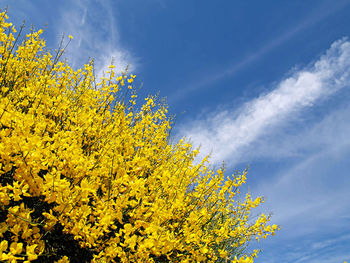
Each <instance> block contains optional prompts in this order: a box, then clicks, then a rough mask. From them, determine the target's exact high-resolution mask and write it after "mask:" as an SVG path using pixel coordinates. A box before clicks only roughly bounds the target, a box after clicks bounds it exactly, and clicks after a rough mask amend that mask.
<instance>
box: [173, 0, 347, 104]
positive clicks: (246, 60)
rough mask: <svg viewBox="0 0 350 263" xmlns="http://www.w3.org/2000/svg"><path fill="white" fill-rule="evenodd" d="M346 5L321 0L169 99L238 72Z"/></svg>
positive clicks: (343, 2)
mask: <svg viewBox="0 0 350 263" xmlns="http://www.w3.org/2000/svg"><path fill="white" fill-rule="evenodd" d="M330 3H331V4H330ZM347 5H349V1H347V0H345V1H343V0H339V1H336V2H335V1H333V2H323V3H319V5H318V6H317V5H315V9H314V10H310V12H309V13H308V15H307V16H305V17H304V18H303V19H301V20H300V21H299V22H298V23H296V24H294V25H292V26H291V27H289V28H287V29H286V30H285V32H284V33H282V34H280V35H278V36H276V37H274V38H273V39H271V40H270V41H268V42H266V43H261V45H260V48H258V49H256V50H252V52H251V53H250V54H249V55H248V56H245V57H243V58H242V59H241V60H239V61H238V62H237V61H236V58H235V63H233V64H231V65H229V66H228V67H226V68H221V69H219V70H214V69H211V70H210V72H213V71H214V72H215V71H216V73H214V74H213V73H211V74H206V76H203V78H202V79H201V80H200V81H196V82H194V83H190V84H186V85H185V86H184V87H183V88H182V89H177V90H176V91H175V92H174V93H173V94H172V95H171V96H169V97H170V99H171V101H176V100H179V99H182V98H184V97H186V96H188V94H189V93H191V92H194V91H198V90H199V89H203V88H205V87H208V86H210V85H212V84H214V83H215V82H217V81H219V80H221V79H224V78H226V77H228V76H232V75H236V74H237V73H238V72H240V71H241V70H243V69H244V68H246V67H247V66H249V65H251V64H253V63H256V62H257V61H258V60H259V59H261V58H262V57H264V56H265V55H266V54H268V53H270V52H271V51H273V50H274V49H276V48H277V47H279V46H281V45H283V44H284V43H286V42H287V41H289V40H290V39H292V38H293V37H295V36H296V35H297V34H299V33H300V32H302V31H304V30H306V29H307V28H310V27H312V26H314V25H315V24H317V23H319V22H320V21H322V20H324V19H326V18H327V17H329V16H331V15H334V14H335V13H336V12H338V11H339V10H342V9H343V8H344V7H346V6H347Z"/></svg>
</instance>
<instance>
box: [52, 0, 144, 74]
mask: <svg viewBox="0 0 350 263" xmlns="http://www.w3.org/2000/svg"><path fill="white" fill-rule="evenodd" d="M114 17H115V14H113V7H112V5H111V2H110V1H105V2H100V3H96V2H94V3H93V4H92V3H91V2H90V1H75V2H74V4H73V3H72V4H71V5H70V8H69V9H66V10H65V11H63V12H62V16H61V22H60V26H59V28H58V30H57V31H58V32H59V34H62V33H65V34H66V35H68V34H70V35H72V36H73V37H74V39H73V40H72V41H71V43H70V45H69V46H68V49H67V53H66V56H67V57H68V60H69V62H70V63H71V64H72V65H73V66H74V67H81V66H82V65H83V64H85V63H87V62H88V60H89V59H91V58H93V59H94V63H95V70H96V74H97V76H99V77H101V76H102V73H103V71H104V72H106V71H107V70H108V66H109V65H110V64H111V62H112V61H113V64H114V66H116V72H117V73H120V71H121V70H125V69H126V67H128V71H129V72H134V71H135V70H136V68H137V64H138V62H137V59H136V58H135V57H134V56H133V55H132V54H131V53H130V51H128V50H127V49H125V48H123V47H122V45H121V39H120V36H119V33H118V29H117V21H115V18H114Z"/></svg>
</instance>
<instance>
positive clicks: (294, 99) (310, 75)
mask: <svg viewBox="0 0 350 263" xmlns="http://www.w3.org/2000/svg"><path fill="white" fill-rule="evenodd" d="M349 84H350V42H349V41H347V40H346V39H342V40H339V41H336V42H334V43H333V44H332V45H331V47H330V49H329V50H328V51H327V52H326V54H325V55H323V56H322V57H321V58H320V59H319V60H318V61H316V62H315V63H313V64H312V65H310V66H309V67H308V68H307V69H304V70H301V71H298V72H295V73H294V74H293V75H292V76H291V77H288V78H287V79H285V80H283V81H281V82H280V83H279V84H278V85H277V87H276V88H275V89H274V90H272V91H271V92H269V93H267V94H263V95H261V96H260V97H258V98H256V99H253V100H251V101H249V102H247V103H246V104H245V105H243V106H242V107H241V109H239V110H237V109H233V110H225V111H220V112H215V113H213V114H211V115H210V116H207V117H206V118H205V119H200V120H197V121H194V122H192V124H190V125H186V126H182V127H180V131H179V134H180V136H186V137H187V138H190V139H191V140H192V142H193V143H194V145H199V144H201V151H202V154H204V155H206V154H208V153H210V152H212V153H213V154H212V161H213V162H214V163H220V162H221V161H223V160H225V161H229V164H230V165H233V164H234V163H235V162H238V161H242V159H241V158H242V156H243V155H244V151H247V150H248V149H249V147H251V146H252V144H253V143H254V142H255V141H256V140H257V139H259V137H261V136H262V135H265V134H269V133H272V132H273V131H274V130H275V129H277V127H278V126H279V125H283V124H284V123H288V122H289V121H290V120H291V119H293V116H295V115H296V114H298V113H300V112H301V111H302V110H304V109H305V108H308V107H310V106H312V105H314V104H315V103H318V102H319V101H320V100H323V99H326V98H327V97H329V96H330V95H332V94H334V93H335V92H337V91H338V90H339V89H342V88H344V87H346V86H348V85H349Z"/></svg>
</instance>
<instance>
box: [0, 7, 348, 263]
mask: <svg viewBox="0 0 350 263" xmlns="http://www.w3.org/2000/svg"><path fill="white" fill-rule="evenodd" d="M0 3H1V7H5V6H6V5H8V6H9V15H10V18H11V20H12V21H14V22H15V24H16V25H18V26H19V25H20V24H21V23H22V22H23V20H26V24H27V25H28V26H29V25H31V24H33V25H34V26H35V28H37V29H39V28H46V31H45V33H44V37H45V38H46V39H47V44H48V46H49V47H50V48H55V47H57V45H58V43H59V41H60V39H61V36H62V34H63V33H65V34H66V35H68V34H71V35H73V36H74V40H73V41H72V42H71V44H70V45H69V48H68V51H67V54H66V57H67V59H68V60H69V61H70V63H71V64H73V65H74V66H75V67H79V66H81V65H83V63H86V62H87V61H88V59H89V58H90V57H91V58H95V61H96V66H97V73H98V74H101V72H103V69H105V68H106V66H107V65H108V64H109V63H110V61H111V58H112V57H113V59H114V64H115V65H117V66H118V68H119V69H123V68H125V66H126V65H129V69H130V71H131V72H132V73H136V74H137V80H138V82H137V83H138V84H139V85H141V83H143V86H142V89H141V91H140V97H144V96H147V95H148V94H156V93H157V92H158V91H159V92H160V96H162V97H167V100H168V104H169V109H170V112H171V113H173V114H176V115H177V121H176V127H175V130H174V137H175V138H180V137H182V136H186V137H187V138H190V139H191V141H192V142H193V143H194V145H199V144H201V150H202V152H203V154H207V153H210V152H212V163H213V164H214V165H216V166H219V165H221V163H222V161H225V164H226V167H227V173H232V172H233V171H234V169H244V168H245V167H246V166H247V165H249V166H250V171H249V174H248V182H247V187H246V189H245V190H248V189H249V190H250V191H251V192H252V193H253V195H255V196H258V195H259V196H261V195H263V196H265V199H266V202H265V204H264V205H263V206H262V207H261V208H260V210H259V212H273V219H272V220H273V222H274V223H277V224H279V225H281V227H282V229H281V231H280V232H279V233H278V234H277V235H276V236H275V237H273V238H270V239H268V240H266V241H263V242H261V243H260V244H258V245H257V247H259V248H262V249H263V252H262V253H261V254H260V256H259V258H258V259H257V260H256V262H264V263H265V262H266V263H273V262H298V263H304V262H305V263H306V262H311V263H312V262H315V263H316V262H317V263H320V262H321V263H322V262H327V263H332V262H334V263H336V262H343V261H344V260H348V261H350V191H349V187H350V172H349V170H350V162H349V159H350V103H349V102H350V100H349V99H350V40H349V37H350V16H349V14H350V0H336V1H334V0H319V1H305V0H294V1H277V0H275V1H271V0H266V1H257V0H255V1H253V0H246V1H190V0H187V1H179V0H178V1H175V0H174V1H172V0H128V1H82V0H78V1H39V0H33V1H28V0H16V1H10V0H8V1H4V0H0ZM46 24H47V25H46Z"/></svg>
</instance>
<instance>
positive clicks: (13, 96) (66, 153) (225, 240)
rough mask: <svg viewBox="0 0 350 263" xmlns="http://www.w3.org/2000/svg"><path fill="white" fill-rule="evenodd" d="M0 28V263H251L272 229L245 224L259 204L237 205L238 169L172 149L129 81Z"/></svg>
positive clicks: (0, 19)
mask: <svg viewBox="0 0 350 263" xmlns="http://www.w3.org/2000/svg"><path fill="white" fill-rule="evenodd" d="M0 24H1V26H0V56H1V57H0V65H1V67H0V83H1V89H0V240H1V241H0V261H7V262H253V259H254V258H255V257H256V256H257V251H254V252H252V253H250V254H247V253H245V252H244V250H243V249H242V248H244V247H245V246H246V245H247V244H248V242H249V241H250V240H251V239H252V238H257V239H259V237H263V238H265V237H266V236H267V235H270V234H273V233H274V232H275V230H276V229H277V228H278V227H277V226H276V225H272V226H271V225H267V222H268V220H269V217H267V216H265V215H263V214H262V215H260V216H259V217H258V218H257V219H256V220H255V221H253V222H251V221H250V220H249V215H250V213H251V209H253V208H255V207H256V206H258V205H259V204H260V203H261V202H262V199H261V198H256V199H252V197H251V196H250V195H249V194H248V195H246V196H245V198H243V201H237V200H238V199H237V198H236V195H237V194H239V187H240V186H241V185H242V184H243V183H245V180H246V172H243V173H241V174H235V175H233V176H231V177H227V176H226V177H225V176H224V173H223V171H222V170H218V171H213V170H212V169H209V168H208V165H209V164H208V161H207V159H204V160H203V161H202V162H200V163H198V162H194V159H195V156H196V155H197V153H198V151H197V150H193V149H192V147H191V145H190V144H188V143H187V142H185V141H184V140H180V141H179V142H178V143H177V144H176V145H171V144H169V143H168V139H169V138H168V137H169V129H170V124H171V123H170V120H169V118H168V117H167V116H166V114H167V109H166V107H165V106H164V105H163V104H162V103H161V102H159V100H157V99H156V98H154V97H148V98H146V100H145V102H144V104H143V105H142V106H141V107H140V108H136V101H135V100H136V94H135V92H134V88H133V87H132V83H133V81H134V78H135V76H134V75H128V74H126V73H122V75H121V76H116V75H115V71H114V70H113V66H110V70H109V71H108V72H107V75H108V76H107V77H104V78H102V80H101V82H100V83H96V79H95V77H94V74H93V63H92V62H90V63H89V64H87V65H85V66H84V68H82V69H78V70H76V71H74V70H73V69H72V68H71V67H69V65H68V64H67V63H65V62H62V61H60V57H61V55H62V53H63V51H64V48H62V47H60V48H59V49H58V50H56V52H55V54H54V55H52V54H51V53H50V52H48V51H45V41H44V40H43V39H41V38H40V34H41V33H42V31H41V30H39V31H38V32H31V33H29V34H27V35H26V36H25V37H24V38H23V39H21V34H20V33H18V34H17V35H16V30H15V27H14V26H13V25H12V24H11V23H8V22H7V15H6V13H5V12H4V13H1V14H0ZM15 35H16V36H15Z"/></svg>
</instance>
